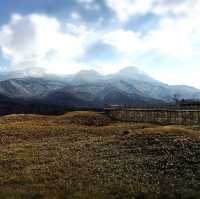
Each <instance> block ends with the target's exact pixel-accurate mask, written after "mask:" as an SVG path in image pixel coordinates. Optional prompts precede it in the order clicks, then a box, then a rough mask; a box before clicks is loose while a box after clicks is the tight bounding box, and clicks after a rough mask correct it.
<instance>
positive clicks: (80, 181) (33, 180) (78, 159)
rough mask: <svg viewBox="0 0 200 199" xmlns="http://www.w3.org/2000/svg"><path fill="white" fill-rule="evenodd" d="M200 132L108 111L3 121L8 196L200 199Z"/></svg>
mask: <svg viewBox="0 0 200 199" xmlns="http://www.w3.org/2000/svg"><path fill="white" fill-rule="evenodd" d="M199 133H200V132H199V130H198V129H197V130H195V129H192V128H185V127H181V126H159V125H152V124H139V123H138V124H134V123H120V122H112V121H111V120H110V119H109V118H108V117H106V116H105V115H104V114H102V113H94V112H73V113H67V114H65V115H63V116H36V115H10V116H5V117H1V118H0V150H1V153H0V198H9V199H10V198H14V199H15V198H20V199H21V198H55V199H56V198H83V199H84V198H88V199H89V198H91V199H96V198H97V199H98V198H102V199H104V198H105V199H107V198H108V199H112V198H113V199H115V198H116V199H117V198H119V199H121V198H122V199H124V198H130V199H132V198H138V199H139V198H152V199H154V198H188V199H189V198H200V193H199V187H200V172H199V171H200V139H199V135H200V134H199Z"/></svg>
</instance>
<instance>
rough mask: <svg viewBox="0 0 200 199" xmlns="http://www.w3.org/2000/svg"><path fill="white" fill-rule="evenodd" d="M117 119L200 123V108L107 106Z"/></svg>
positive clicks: (109, 112) (179, 123) (107, 111)
mask: <svg viewBox="0 0 200 199" xmlns="http://www.w3.org/2000/svg"><path fill="white" fill-rule="evenodd" d="M104 110H105V113H106V114H107V115H108V116H109V117H111V118H112V119H115V120H120V121H127V122H147V123H160V124H178V125H200V110H198V109H197V110H191V109H189V110H188V109H184V110H182V109H175V108H173V109H166V108H128V107H127V108H126V107H123V108H122V107H119V108H105V109H104Z"/></svg>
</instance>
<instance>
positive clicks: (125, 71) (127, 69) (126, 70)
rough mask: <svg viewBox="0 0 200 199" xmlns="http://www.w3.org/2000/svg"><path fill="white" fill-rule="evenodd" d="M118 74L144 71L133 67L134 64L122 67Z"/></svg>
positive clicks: (142, 72)
mask: <svg viewBox="0 0 200 199" xmlns="http://www.w3.org/2000/svg"><path fill="white" fill-rule="evenodd" d="M119 73H120V74H127V75H130V74H145V75H146V73H145V72H144V71H142V70H140V69H139V68H138V67H135V66H128V67H125V68H123V69H121V70H120V71H119Z"/></svg>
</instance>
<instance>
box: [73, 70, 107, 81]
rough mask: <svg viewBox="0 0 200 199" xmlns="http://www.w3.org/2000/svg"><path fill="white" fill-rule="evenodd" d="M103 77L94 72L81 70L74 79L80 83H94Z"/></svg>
mask: <svg viewBox="0 0 200 199" xmlns="http://www.w3.org/2000/svg"><path fill="white" fill-rule="evenodd" d="M102 78H103V76H102V75H101V74H100V73H98V72H97V71H95V70H92V69H91V70H81V71H79V72H78V73H76V74H75V76H74V79H76V80H82V81H96V80H99V79H102Z"/></svg>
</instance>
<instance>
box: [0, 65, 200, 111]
mask: <svg viewBox="0 0 200 199" xmlns="http://www.w3.org/2000/svg"><path fill="white" fill-rule="evenodd" d="M36 72H37V71H36ZM36 72H35V73H34V71H33V73H31V72H29V73H28V72H26V71H25V72H24V73H23V72H22V71H20V72H18V73H17V72H13V73H11V74H10V75H7V78H8V79H7V80H3V79H5V78H6V76H4V75H3V74H2V75H1V79H2V80H3V81H0V95H1V96H3V97H7V98H9V99H10V100H12V101H13V103H19V105H20V104H24V102H26V104H27V103H29V104H30V103H31V104H46V105H48V106H51V105H53V106H58V107H65V110H66V109H67V108H103V107H104V106H105V104H128V105H145V104H156V103H172V102H173V99H174V95H176V96H178V97H179V98H180V99H198V100H199V99H200V90H199V89H196V88H193V87H189V86H169V85H167V84H164V83H162V82H159V81H157V80H155V79H153V78H152V77H150V76H149V75H148V74H146V73H145V72H143V71H141V70H139V69H138V68H136V67H127V68H124V69H122V70H120V71H119V72H117V73H115V74H110V75H101V74H99V73H97V72H96V71H94V70H88V71H87V70H84V71H80V72H78V73H77V74H74V75H66V76H56V75H50V74H46V73H41V75H40V77H38V76H36V74H37V73H36ZM30 75H32V76H33V77H31V76H30ZM22 76H23V77H22ZM3 77H4V78H3ZM9 77H13V78H12V79H9ZM14 77H16V78H14ZM19 77H20V78H19ZM1 106H3V104H1ZM5 106H6V104H5ZM0 113H2V111H1V109H0ZM13 113H15V112H13Z"/></svg>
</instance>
